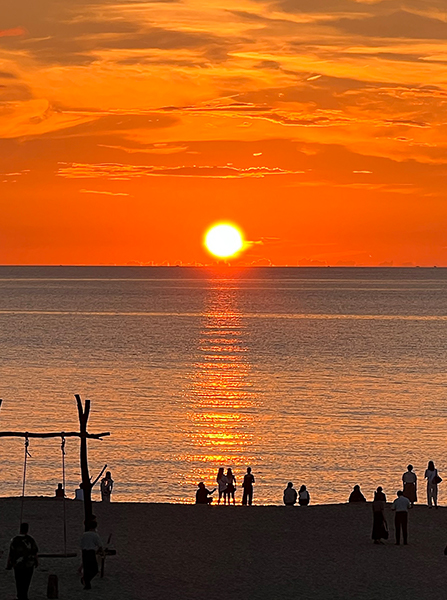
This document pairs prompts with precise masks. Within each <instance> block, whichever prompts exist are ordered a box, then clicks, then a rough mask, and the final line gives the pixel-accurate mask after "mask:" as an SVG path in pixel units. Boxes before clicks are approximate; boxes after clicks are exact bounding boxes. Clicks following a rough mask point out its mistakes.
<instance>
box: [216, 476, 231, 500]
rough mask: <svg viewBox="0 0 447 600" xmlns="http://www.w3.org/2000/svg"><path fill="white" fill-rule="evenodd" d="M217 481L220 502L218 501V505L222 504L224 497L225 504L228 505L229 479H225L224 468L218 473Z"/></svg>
mask: <svg viewBox="0 0 447 600" xmlns="http://www.w3.org/2000/svg"><path fill="white" fill-rule="evenodd" d="M216 481H217V485H218V487H219V500H218V501H217V504H220V500H221V498H222V496H223V499H224V504H226V503H227V486H228V479H227V478H226V477H225V474H224V469H223V467H220V469H219V471H218V472H217V478H216Z"/></svg>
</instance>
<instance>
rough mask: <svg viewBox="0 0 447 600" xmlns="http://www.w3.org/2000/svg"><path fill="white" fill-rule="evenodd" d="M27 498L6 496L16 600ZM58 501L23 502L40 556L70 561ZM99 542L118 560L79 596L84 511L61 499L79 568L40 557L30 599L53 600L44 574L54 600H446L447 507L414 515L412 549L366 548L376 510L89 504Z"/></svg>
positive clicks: (2, 505)
mask: <svg viewBox="0 0 447 600" xmlns="http://www.w3.org/2000/svg"><path fill="white" fill-rule="evenodd" d="M20 503H21V501H20V499H19V498H0V551H3V552H4V554H3V556H2V558H1V559H0V561H1V563H0V564H1V566H2V568H1V569H0V597H1V598H2V600H12V599H13V598H15V586H14V577H13V573H12V572H11V571H6V570H5V569H4V566H5V565H6V558H7V549H8V544H9V540H10V538H11V537H12V536H13V535H15V534H16V533H17V531H18V525H19V519H20ZM62 505H63V502H62V501H59V500H56V499H53V498H27V499H26V500H25V505H24V520H26V521H27V522H29V524H30V535H32V536H33V537H34V538H35V539H36V542H37V544H38V546H39V550H40V552H42V553H55V552H63V506H62ZM93 511H94V513H95V515H96V516H97V518H98V533H99V534H100V536H101V537H102V539H103V540H104V541H106V540H107V538H108V536H109V534H112V540H111V547H113V548H114V549H115V550H116V552H117V554H116V556H110V557H107V559H106V565H105V577H104V578H103V579H100V578H99V576H97V577H96V578H95V579H94V581H93V584H92V586H93V589H92V590H91V591H84V590H83V589H82V586H81V584H80V581H79V575H78V574H77V569H78V567H79V565H80V560H81V559H80V552H79V540H80V537H81V536H82V531H83V529H82V523H83V505H82V503H81V502H76V501H73V500H68V501H66V513H67V539H68V543H67V551H68V552H73V551H77V552H78V556H77V557H76V558H42V559H41V560H40V566H39V567H38V569H37V570H36V571H35V573H34V577H33V581H32V584H31V589H30V600H41V599H44V598H46V587H47V581H48V575H49V574H52V573H54V574H56V575H57V576H58V579H59V598H60V599H62V600H63V599H66V600H78V599H84V598H96V599H98V600H115V599H116V600H118V599H126V600H148V599H151V600H162V599H166V598H172V599H178V600H186V599H191V600H205V599H207V598H213V599H218V600H220V599H222V600H223V599H227V598H228V597H232V598H234V599H239V598H240V599H242V598H249V599H251V600H258V599H259V600H273V599H276V598H278V599H281V600H282V599H284V600H289V599H290V600H292V599H296V598H306V599H308V600H335V599H340V600H342V599H346V598H352V599H365V600H378V599H379V598H384V599H386V598H392V597H396V598H404V597H405V598H407V599H409V600H411V599H414V600H416V599H417V600H437V599H438V598H439V599H441V598H445V586H444V582H445V569H446V564H447V557H445V556H444V554H443V551H444V547H445V545H446V543H447V534H446V531H445V527H444V523H445V520H446V517H447V508H444V507H440V508H439V509H438V510H434V509H432V510H429V509H428V507H426V506H416V507H415V508H414V509H413V510H412V511H410V516H409V545H408V546H403V545H401V546H395V545H394V526H393V516H394V515H393V514H392V513H391V509H390V505H387V508H386V516H387V520H388V523H389V526H390V539H389V540H388V541H387V542H386V543H385V545H383V546H377V545H374V544H373V543H372V540H371V528H372V510H371V505H370V503H367V504H360V505H348V504H336V505H315V506H309V507H284V506H252V507H243V506H235V507H233V506H211V507H208V506H195V505H182V504H145V503H111V504H102V503H94V509H93Z"/></svg>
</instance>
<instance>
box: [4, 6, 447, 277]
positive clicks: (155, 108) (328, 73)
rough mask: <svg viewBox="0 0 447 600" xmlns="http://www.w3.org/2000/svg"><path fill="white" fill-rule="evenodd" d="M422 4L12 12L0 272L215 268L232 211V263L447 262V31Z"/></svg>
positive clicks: (7, 36)
mask: <svg viewBox="0 0 447 600" xmlns="http://www.w3.org/2000/svg"><path fill="white" fill-rule="evenodd" d="M407 4H408V3H407ZM410 4H411V3H410ZM410 4H408V5H405V3H404V5H405V6H407V7H406V8H405V7H404V8H402V7H401V5H400V4H399V3H393V2H391V3H390V2H354V1H352V0H340V1H339V2H336V3H334V2H333V1H331V0H320V1H319V2H317V3H314V2H311V1H309V0H302V1H300V2H291V1H290V0H275V2H273V3H272V2H269V1H268V0H237V1H236V0H228V1H227V2H225V3H224V4H216V3H212V2H209V1H207V0H185V1H184V2H180V1H179V0H172V1H171V2H153V3H151V2H149V3H138V2H124V3H123V2H119V1H118V0H95V2H93V0H83V1H82V2H81V3H78V4H76V3H73V2H68V0H60V1H59V2H58V3H57V7H58V10H57V11H56V12H55V13H54V14H52V16H51V18H49V17H48V14H47V13H46V11H45V10H42V11H36V10H34V8H35V7H34V5H35V3H33V2H31V0H23V2H22V3H21V4H20V6H19V5H17V6H14V5H13V4H11V5H10V6H8V11H7V13H8V14H7V15H6V17H5V19H6V20H5V19H4V22H3V23H2V26H1V29H0V165H1V166H0V198H1V201H2V219H1V223H0V239H1V241H2V245H1V248H2V251H1V255H0V263H2V264H54V265H64V264H93V265H101V264H107V265H114V264H116V265H196V266H199V265H210V264H214V263H215V259H214V258H212V257H210V255H209V252H208V251H207V249H206V248H205V247H204V246H203V243H202V242H203V232H204V231H205V230H206V228H207V226H208V225H209V223H213V222H218V220H219V219H220V218H221V215H222V207H225V219H228V220H229V222H234V223H237V224H238V227H240V228H241V230H243V231H244V234H245V235H246V238H247V239H248V240H250V242H249V245H248V246H247V245H244V248H243V252H239V253H237V254H236V255H233V256H231V264H232V265H233V264H237V265H241V266H251V265H255V266H256V265H266V266H267V265H290V266H297V265H298V266H327V265H330V266H416V265H420V266H434V265H438V266H447V245H446V243H445V231H446V228H447V202H446V200H447V197H446V196H447V191H446V187H445V185H444V178H445V169H446V164H447V159H446V156H447V154H446V149H447V141H446V136H445V122H446V120H447V104H446V102H445V99H446V97H447V83H446V78H445V61H446V56H447V53H446V48H445V33H446V24H445V22H444V21H443V20H442V15H440V13H439V0H425V1H424V2H423V3H421V6H420V7H419V9H418V10H417V11H415V10H414V7H413V8H412V5H410ZM28 5H29V6H28ZM402 6H403V5H402ZM322 15H324V18H322ZM297 39H299V40H300V44H297ZM220 256H223V255H220ZM225 256H229V255H225Z"/></svg>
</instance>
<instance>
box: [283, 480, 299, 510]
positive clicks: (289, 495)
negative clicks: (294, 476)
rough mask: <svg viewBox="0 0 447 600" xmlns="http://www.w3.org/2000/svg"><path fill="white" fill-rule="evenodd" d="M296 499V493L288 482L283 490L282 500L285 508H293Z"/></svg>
mask: <svg viewBox="0 0 447 600" xmlns="http://www.w3.org/2000/svg"><path fill="white" fill-rule="evenodd" d="M297 498H298V493H297V491H296V489H295V488H294V487H293V483H292V482H291V481H289V483H288V484H287V487H286V489H285V490H284V495H283V500H284V504H285V505H286V506H293V505H294V504H296V499H297Z"/></svg>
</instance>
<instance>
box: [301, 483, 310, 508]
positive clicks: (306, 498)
mask: <svg viewBox="0 0 447 600" xmlns="http://www.w3.org/2000/svg"><path fill="white" fill-rule="evenodd" d="M309 502H310V494H309V492H308V491H307V488H306V486H305V485H302V486H301V487H300V491H299V492H298V504H299V505H300V506H307V505H308V504H309Z"/></svg>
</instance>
